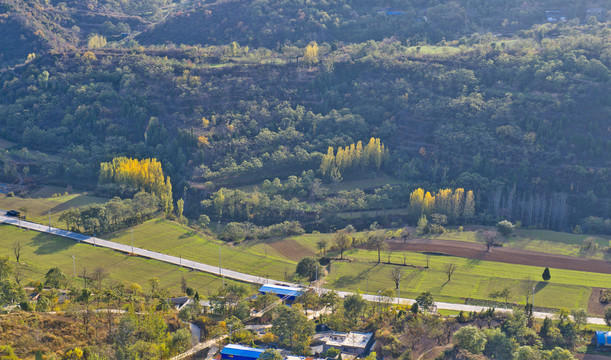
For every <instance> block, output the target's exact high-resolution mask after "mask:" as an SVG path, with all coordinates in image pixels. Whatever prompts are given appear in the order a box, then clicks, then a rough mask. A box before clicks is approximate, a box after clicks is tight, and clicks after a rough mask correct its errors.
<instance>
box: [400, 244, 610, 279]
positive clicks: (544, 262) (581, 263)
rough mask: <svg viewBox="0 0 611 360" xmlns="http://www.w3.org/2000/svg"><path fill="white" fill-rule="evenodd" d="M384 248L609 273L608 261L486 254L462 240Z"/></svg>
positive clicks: (517, 251)
mask: <svg viewBox="0 0 611 360" xmlns="http://www.w3.org/2000/svg"><path fill="white" fill-rule="evenodd" d="M388 245H389V247H390V248H391V249H392V250H406V251H417V252H433V253H441V254H447V255H452V256H459V257H464V258H468V259H477V260H486V261H497V262H504V263H509V264H519V265H530V266H539V267H550V268H555V269H566V270H576V271H588V272H596V273H602V274H611V262H608V261H604V260H594V259H582V258H577V257H572V256H565V255H554V254H546V253H542V252H537V251H529V250H520V249H511V248H504V247H500V248H498V247H495V248H491V249H490V252H486V247H485V246H484V245H483V244H478V243H471V242H465V241H452V240H436V239H411V240H408V241H407V242H405V243H404V242H403V240H401V239H391V240H389V241H388ZM610 281H611V280H610Z"/></svg>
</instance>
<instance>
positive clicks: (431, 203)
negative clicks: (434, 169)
mask: <svg viewBox="0 0 611 360" xmlns="http://www.w3.org/2000/svg"><path fill="white" fill-rule="evenodd" d="M434 208H435V196H433V195H431V193H430V192H428V191H427V192H426V194H425V195H424V201H423V203H422V210H423V212H424V213H426V214H429V213H430V212H431V211H432V210H433V209H434Z"/></svg>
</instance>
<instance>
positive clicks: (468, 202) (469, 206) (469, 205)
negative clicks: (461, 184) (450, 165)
mask: <svg viewBox="0 0 611 360" xmlns="http://www.w3.org/2000/svg"><path fill="white" fill-rule="evenodd" d="M462 214H463V217H464V218H465V219H469V218H472V217H474V216H475V196H474V195H473V191H472V190H469V191H468V192H467V196H466V197H465V207H464V209H463V212H462Z"/></svg>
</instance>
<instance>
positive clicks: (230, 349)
mask: <svg viewBox="0 0 611 360" xmlns="http://www.w3.org/2000/svg"><path fill="white" fill-rule="evenodd" d="M264 351H265V350H263V349H255V348H251V347H248V346H242V345H237V344H229V345H227V346H225V347H224V348H223V350H221V354H223V355H232V356H245V357H256V358H258V357H259V355H261V353H262V352H264Z"/></svg>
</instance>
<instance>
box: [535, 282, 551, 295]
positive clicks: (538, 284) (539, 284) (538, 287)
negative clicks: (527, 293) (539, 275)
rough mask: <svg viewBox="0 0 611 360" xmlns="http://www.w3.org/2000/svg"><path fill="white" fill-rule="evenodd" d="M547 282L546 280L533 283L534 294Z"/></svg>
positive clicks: (543, 287)
mask: <svg viewBox="0 0 611 360" xmlns="http://www.w3.org/2000/svg"><path fill="white" fill-rule="evenodd" d="M548 284H549V283H548V282H547V281H539V282H538V283H537V285H535V294H536V293H538V292H539V291H541V290H543V289H545V287H546V286H547V285H548Z"/></svg>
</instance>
